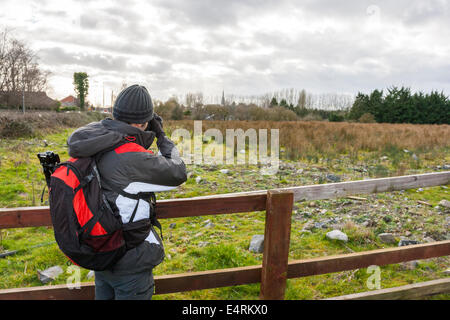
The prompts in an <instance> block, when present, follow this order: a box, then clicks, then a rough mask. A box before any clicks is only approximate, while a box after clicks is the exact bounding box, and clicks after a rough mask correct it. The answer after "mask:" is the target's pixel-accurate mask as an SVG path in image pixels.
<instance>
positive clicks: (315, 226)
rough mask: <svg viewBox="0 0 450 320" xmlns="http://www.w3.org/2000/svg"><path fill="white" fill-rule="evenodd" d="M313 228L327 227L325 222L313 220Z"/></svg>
mask: <svg viewBox="0 0 450 320" xmlns="http://www.w3.org/2000/svg"><path fill="white" fill-rule="evenodd" d="M314 228H316V229H326V228H327V223H326V222H315V223H314Z"/></svg>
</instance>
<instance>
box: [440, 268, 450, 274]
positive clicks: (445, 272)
mask: <svg viewBox="0 0 450 320" xmlns="http://www.w3.org/2000/svg"><path fill="white" fill-rule="evenodd" d="M442 273H443V274H446V275H450V268H448V269H447V270H444V271H442Z"/></svg>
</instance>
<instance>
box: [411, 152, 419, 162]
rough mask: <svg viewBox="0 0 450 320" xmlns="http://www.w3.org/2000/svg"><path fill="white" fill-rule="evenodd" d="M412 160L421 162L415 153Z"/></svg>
mask: <svg viewBox="0 0 450 320" xmlns="http://www.w3.org/2000/svg"><path fill="white" fill-rule="evenodd" d="M412 158H413V159H414V160H415V161H419V157H418V156H417V155H416V154H415V153H413V155H412Z"/></svg>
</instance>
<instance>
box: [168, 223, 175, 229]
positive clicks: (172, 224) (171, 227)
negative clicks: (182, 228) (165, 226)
mask: <svg viewBox="0 0 450 320" xmlns="http://www.w3.org/2000/svg"><path fill="white" fill-rule="evenodd" d="M176 226H177V224H176V223H171V224H170V225H169V228H170V229H175V227H176Z"/></svg>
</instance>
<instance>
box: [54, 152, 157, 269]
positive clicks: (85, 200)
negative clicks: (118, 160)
mask: <svg viewBox="0 0 450 320" xmlns="http://www.w3.org/2000/svg"><path fill="white" fill-rule="evenodd" d="M105 152H106V151H104V152H102V153H101V154H97V155H96V156H94V157H86V158H70V159H69V160H68V161H65V162H62V163H59V164H58V165H57V166H56V169H55V171H54V172H53V174H52V175H51V178H50V186H49V205H50V214H51V219H52V224H53V230H54V234H55V240H56V242H57V244H58V246H59V248H60V249H61V251H62V252H63V253H64V254H65V255H66V256H67V257H68V258H69V259H70V260H71V261H72V262H74V263H75V264H77V265H79V266H81V267H83V268H86V269H89V270H95V271H101V270H105V269H108V268H109V267H111V266H112V265H113V264H114V263H115V262H117V261H118V260H119V259H120V258H121V257H122V256H123V255H124V254H125V252H126V251H127V250H129V249H131V248H133V247H135V246H137V245H139V244H140V243H141V242H142V241H144V240H145V238H147V236H148V235H149V233H150V230H151V226H152V224H154V225H157V226H158V227H160V225H159V223H158V222H157V220H156V216H155V214H156V213H155V195H154V193H152V192H148V193H139V194H137V195H134V194H128V193H126V192H123V191H121V190H117V189H116V188H113V189H114V191H116V190H117V191H120V193H121V194H123V195H125V196H128V197H131V198H133V199H138V200H139V199H146V200H147V199H149V200H150V201H149V203H150V208H151V210H150V214H149V218H148V219H142V220H139V221H133V218H134V214H135V212H136V210H137V207H138V205H139V201H138V203H137V204H136V207H135V208H134V212H133V214H132V217H131V219H130V221H129V222H128V223H122V220H121V217H120V214H119V213H118V212H117V210H113V209H112V208H111V205H110V204H109V202H108V200H107V198H106V196H105V194H104V192H103V190H102V180H101V178H100V174H99V172H98V169H97V163H98V160H99V158H100V157H101V156H102V155H103V154H104V153H105ZM107 187H109V185H108V186H107Z"/></svg>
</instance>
